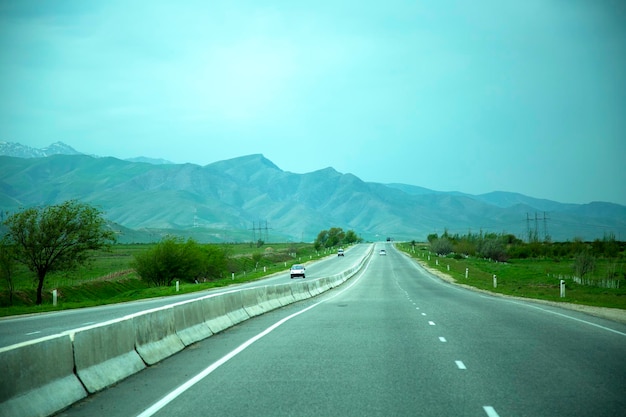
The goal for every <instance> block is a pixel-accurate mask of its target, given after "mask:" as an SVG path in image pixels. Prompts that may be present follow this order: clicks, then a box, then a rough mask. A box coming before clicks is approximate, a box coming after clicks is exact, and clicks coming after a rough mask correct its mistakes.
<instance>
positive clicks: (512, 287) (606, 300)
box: [397, 244, 626, 309]
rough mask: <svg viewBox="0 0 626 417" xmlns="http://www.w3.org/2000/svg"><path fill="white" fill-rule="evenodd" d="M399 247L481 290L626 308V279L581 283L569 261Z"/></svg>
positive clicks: (460, 281)
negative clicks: (609, 284) (616, 283)
mask: <svg viewBox="0 0 626 417" xmlns="http://www.w3.org/2000/svg"><path fill="white" fill-rule="evenodd" d="M397 247H398V249H400V250H402V251H404V252H406V253H408V254H409V255H410V256H411V257H413V258H416V259H417V260H418V261H419V262H420V263H422V264H424V265H425V266H428V267H429V268H431V269H434V270H436V271H438V272H440V273H443V274H446V275H448V276H450V277H452V278H453V279H454V280H455V281H456V282H458V283H460V284H464V285H469V286H471V287H475V288H478V289H482V290H487V291H490V292H494V293H499V294H504V295H511V296H516V297H523V298H532V299H539V300H547V301H552V302H561V303H571V304H578V305H587V306H595V307H607V308H617V309H626V282H623V280H622V281H621V282H620V288H599V287H595V286H587V285H580V284H577V283H575V282H573V280H571V279H569V278H568V276H570V275H571V274H572V263H571V262H568V261H558V262H557V261H555V260H550V259H514V260H510V261H509V262H506V263H498V262H492V261H490V260H486V259H477V258H462V259H455V258H452V257H439V256H437V255H434V254H430V253H429V252H428V250H426V249H419V248H418V249H417V250H415V251H413V249H412V248H411V246H410V245H401V244H399V245H397ZM466 271H467V276H466ZM494 275H495V276H496V285H497V286H496V287H494V279H493V276H494ZM561 279H564V280H565V297H563V298H561V296H560V280H561Z"/></svg>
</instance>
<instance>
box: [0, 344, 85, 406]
mask: <svg viewBox="0 0 626 417" xmlns="http://www.w3.org/2000/svg"><path fill="white" fill-rule="evenodd" d="M0 375H2V377H1V378H0V416H7V417H9V416H20V417H31V416H32V417H35V416H37V417H40V416H49V415H52V414H54V413H56V412H57V411H59V410H62V409H64V408H66V407H68V406H70V405H71V404H73V403H75V402H76V401H79V400H81V399H83V398H85V397H86V396H87V391H86V390H85V388H84V387H83V385H82V384H81V383H80V381H79V380H78V377H77V376H76V375H75V374H74V354H73V352H72V340H71V339H70V336H69V334H60V335H55V336H50V337H44V338H40V339H36V340H32V341H28V342H25V343H19V344H16V345H11V346H7V347H4V348H1V349H0Z"/></svg>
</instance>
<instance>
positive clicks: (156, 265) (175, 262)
mask: <svg viewBox="0 0 626 417" xmlns="http://www.w3.org/2000/svg"><path fill="white" fill-rule="evenodd" d="M133 267H134V268H135V271H137V274H139V276H140V277H141V279H143V280H144V281H149V282H151V283H153V284H154V285H156V286H169V285H171V284H172V282H173V281H174V280H187V281H193V280H195V279H196V278H198V276H199V275H200V274H201V271H202V252H201V250H200V247H199V245H198V244H197V243H196V242H195V241H194V240H193V239H188V240H187V241H186V242H184V241H183V240H182V239H180V238H177V237H173V236H166V237H164V238H163V239H162V240H161V241H160V242H159V243H157V244H156V245H155V246H154V247H152V248H150V249H148V250H146V251H145V252H142V253H139V254H136V255H135V259H134V261H133Z"/></svg>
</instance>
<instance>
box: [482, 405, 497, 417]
mask: <svg viewBox="0 0 626 417" xmlns="http://www.w3.org/2000/svg"><path fill="white" fill-rule="evenodd" d="M483 410H485V413H487V416H489V417H500V416H499V415H498V413H496V410H495V409H494V408H493V407H492V406H490V405H486V406H484V407H483Z"/></svg>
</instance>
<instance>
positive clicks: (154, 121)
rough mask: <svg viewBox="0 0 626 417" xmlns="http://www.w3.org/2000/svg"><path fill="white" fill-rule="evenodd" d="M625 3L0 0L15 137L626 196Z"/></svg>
mask: <svg viewBox="0 0 626 417" xmlns="http://www.w3.org/2000/svg"><path fill="white" fill-rule="evenodd" d="M625 4H626V3H624V2H623V1H621V0H615V1H613V0H524V1H519V0H486V1H438V0H428V1H419V0H413V1H397V0H387V1H344V2H341V1H320V0H316V1H293V2H292V1H261V0H258V1H237V0H233V1H211V0H199V1H176V2H173V1H158V0H157V1H154V0H152V1H132V0H130V1H128V0H123V1H115V0H107V1H100V0H89V1H83V0H76V1H64V0H55V1H49V0H41V1H33V0H15V1H6V0H0V141H11V142H19V143H22V144H25V145H29V146H33V147H38V148H39V147H45V146H47V145H49V144H51V143H53V142H56V141H62V142H65V143H67V144H69V145H71V146H73V147H74V148H76V149H77V150H79V151H81V152H84V153H90V154H97V155H103V156H104V155H110V156H115V157H118V158H130V157H135V156H147V157H153V158H165V159H169V160H171V161H173V162H177V163H184V162H191V163H195V164H199V165H206V164H209V163H212V162H215V161H219V160H223V159H229V158H234V157H238V156H243V155H248V154H253V153H262V154H264V155H265V156H266V157H267V158H268V159H270V160H271V161H273V162H274V163H275V164H276V165H277V166H278V167H280V168H281V169H283V170H286V171H291V172H296V173H304V172H311V171H315V170H318V169H323V168H325V167H329V166H331V167H333V168H335V169H337V170H338V171H340V172H343V173H352V174H355V175H357V176H358V177H360V178H361V179H363V180H365V181H374V182H382V183H389V182H400V183H406V184H413V185H419V186H422V187H427V188H432V189H435V190H442V191H452V190H457V191H462V192H466V193H472V194H481V193H486V192H490V191H496V190H500V191H511V192H519V193H523V194H526V195H529V196H532V197H538V198H547V199H552V200H556V201H561V202H572V203H588V202H591V201H597V200H600V201H609V202H615V203H619V204H624V205H626V5H625Z"/></svg>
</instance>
